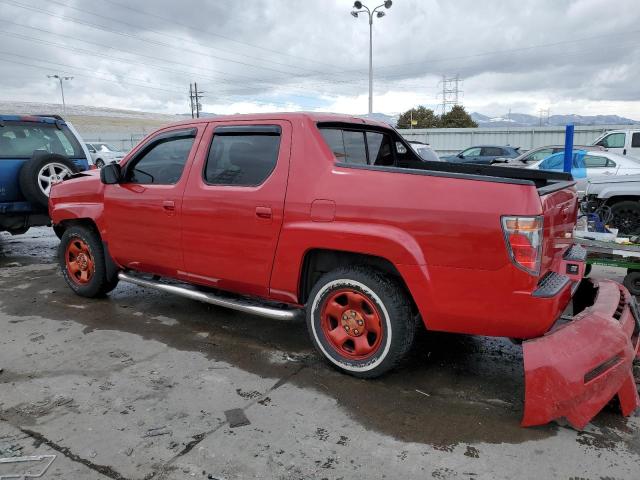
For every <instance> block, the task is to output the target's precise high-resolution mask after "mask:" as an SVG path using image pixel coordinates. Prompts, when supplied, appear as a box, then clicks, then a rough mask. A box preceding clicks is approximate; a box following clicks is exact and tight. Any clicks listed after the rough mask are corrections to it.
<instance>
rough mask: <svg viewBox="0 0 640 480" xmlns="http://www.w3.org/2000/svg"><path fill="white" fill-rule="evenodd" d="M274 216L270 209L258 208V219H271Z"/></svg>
mask: <svg viewBox="0 0 640 480" xmlns="http://www.w3.org/2000/svg"><path fill="white" fill-rule="evenodd" d="M272 215H273V213H272V212H271V208H270V207H256V216H257V217H258V218H271V216H272Z"/></svg>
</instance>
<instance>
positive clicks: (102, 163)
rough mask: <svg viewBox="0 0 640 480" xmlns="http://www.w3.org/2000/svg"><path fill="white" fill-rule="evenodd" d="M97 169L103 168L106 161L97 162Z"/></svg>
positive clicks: (98, 160) (99, 160)
mask: <svg viewBox="0 0 640 480" xmlns="http://www.w3.org/2000/svg"><path fill="white" fill-rule="evenodd" d="M96 167H98V168H102V167H104V160H102V159H101V158H99V159H97V160H96Z"/></svg>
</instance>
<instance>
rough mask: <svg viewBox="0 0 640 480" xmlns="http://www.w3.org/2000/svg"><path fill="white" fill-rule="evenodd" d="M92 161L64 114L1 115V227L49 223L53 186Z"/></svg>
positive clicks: (11, 228) (12, 229) (16, 228)
mask: <svg viewBox="0 0 640 480" xmlns="http://www.w3.org/2000/svg"><path fill="white" fill-rule="evenodd" d="M89 159H90V156H89V153H88V152H87V151H86V150H84V148H83V143H82V140H81V139H80V136H79V135H78V133H77V132H76V131H75V130H74V128H73V126H72V125H71V124H69V123H67V122H65V121H64V120H63V119H62V118H60V117H52V116H38V115H30V116H17V115H0V231H8V232H10V233H12V234H20V233H24V232H26V231H27V230H28V229H29V227H32V226H37V225H48V224H49V216H48V214H47V207H48V201H49V191H50V189H51V185H53V183H55V182H57V181H60V180H62V179H64V178H67V177H69V176H70V175H72V174H73V173H75V172H78V171H81V170H86V169H87V168H89V165H90V161H89Z"/></svg>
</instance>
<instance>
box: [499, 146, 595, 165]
mask: <svg viewBox="0 0 640 480" xmlns="http://www.w3.org/2000/svg"><path fill="white" fill-rule="evenodd" d="M573 149H574V150H584V151H586V152H590V151H604V148H602V147H600V146H595V145H590V146H589V145H574V146H573ZM562 151H564V145H546V146H544V147H537V148H532V149H531V150H527V151H526V152H524V153H523V154H522V155H520V156H518V157H515V158H496V159H495V160H494V161H493V162H491V165H498V166H500V167H518V168H525V167H526V166H528V165H531V164H533V163H536V162H539V161H540V160H544V159H545V158H547V157H550V156H551V155H553V154H554V153H558V152H562Z"/></svg>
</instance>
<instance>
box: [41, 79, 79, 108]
mask: <svg viewBox="0 0 640 480" xmlns="http://www.w3.org/2000/svg"><path fill="white" fill-rule="evenodd" d="M47 78H55V79H57V80H58V81H59V82H60V93H61V95H62V111H63V112H64V114H65V115H66V114H67V105H66V103H65V102H64V87H63V86H62V81H63V80H66V81H69V80H73V77H65V76H63V75H58V74H55V75H47Z"/></svg>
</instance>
